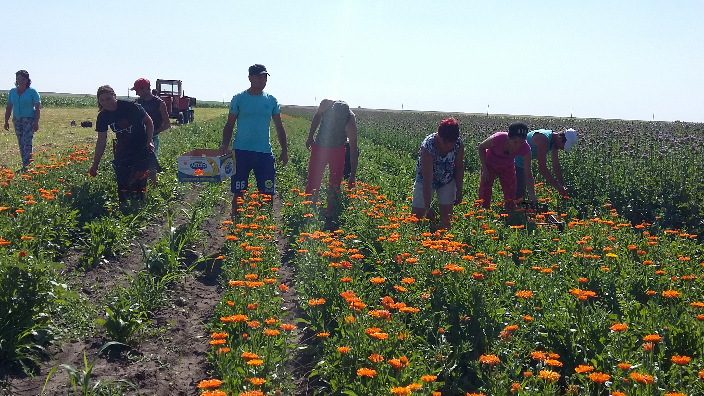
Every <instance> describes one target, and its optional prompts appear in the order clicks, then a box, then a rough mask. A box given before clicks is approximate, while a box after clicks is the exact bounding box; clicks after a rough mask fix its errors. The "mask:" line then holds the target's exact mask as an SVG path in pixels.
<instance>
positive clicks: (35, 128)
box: [32, 120, 39, 132]
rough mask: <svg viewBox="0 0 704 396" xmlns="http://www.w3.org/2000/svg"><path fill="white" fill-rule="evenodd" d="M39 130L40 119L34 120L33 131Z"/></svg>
mask: <svg viewBox="0 0 704 396" xmlns="http://www.w3.org/2000/svg"><path fill="white" fill-rule="evenodd" d="M38 130H39V120H37V121H34V123H33V124H32V132H36V131H38Z"/></svg>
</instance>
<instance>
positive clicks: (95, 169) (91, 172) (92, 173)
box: [88, 165, 98, 177]
mask: <svg viewBox="0 0 704 396" xmlns="http://www.w3.org/2000/svg"><path fill="white" fill-rule="evenodd" d="M88 174H89V175H90V177H95V175H97V174H98V166H97V165H93V166H91V167H90V170H89V171H88Z"/></svg>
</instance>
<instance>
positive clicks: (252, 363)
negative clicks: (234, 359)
mask: <svg viewBox="0 0 704 396" xmlns="http://www.w3.org/2000/svg"><path fill="white" fill-rule="evenodd" d="M247 364H248V365H250V366H261V365H262V364H264V361H263V360H261V359H252V360H248V361H247Z"/></svg>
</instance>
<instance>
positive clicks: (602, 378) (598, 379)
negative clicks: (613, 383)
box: [589, 373, 611, 384]
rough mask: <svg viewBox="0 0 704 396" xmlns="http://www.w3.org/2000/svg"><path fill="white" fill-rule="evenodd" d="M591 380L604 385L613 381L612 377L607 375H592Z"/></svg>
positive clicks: (590, 375)
mask: <svg viewBox="0 0 704 396" xmlns="http://www.w3.org/2000/svg"><path fill="white" fill-rule="evenodd" d="M589 379H590V380H592V381H593V382H596V383H597V384H603V383H604V382H606V381H608V380H610V379H611V376H610V375H608V374H605V373H591V374H589Z"/></svg>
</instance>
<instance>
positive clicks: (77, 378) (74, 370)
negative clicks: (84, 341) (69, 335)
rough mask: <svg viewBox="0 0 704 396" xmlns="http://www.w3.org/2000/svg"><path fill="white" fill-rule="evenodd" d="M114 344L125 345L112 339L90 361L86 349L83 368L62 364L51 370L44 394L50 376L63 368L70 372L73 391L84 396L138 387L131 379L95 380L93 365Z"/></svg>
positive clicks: (100, 395) (96, 395) (113, 393)
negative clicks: (93, 378) (93, 377)
mask: <svg viewBox="0 0 704 396" xmlns="http://www.w3.org/2000/svg"><path fill="white" fill-rule="evenodd" d="M113 345H125V344H122V343H120V342H115V341H111V342H108V343H106V344H104V345H103V346H101V347H100V349H98V353H96V354H95V357H94V358H93V360H92V361H91V362H90V363H88V358H87V357H86V351H85V350H83V369H80V368H78V367H73V366H71V365H70V364H60V365H58V366H56V367H54V368H52V369H51V370H50V371H49V374H48V375H47V377H46V380H45V381H44V388H42V394H43V393H44V390H46V385H47V384H48V383H49V378H51V376H52V375H53V374H54V373H55V372H56V370H58V369H59V368H63V369H65V370H66V372H67V373H68V379H69V381H70V382H71V386H72V387H73V391H74V392H75V393H77V394H79V395H83V396H102V395H119V394H124V393H123V391H124V390H125V388H132V389H137V387H136V386H135V385H134V384H133V383H131V382H130V381H127V380H124V379H120V380H111V381H101V380H98V381H93V380H92V378H91V377H92V375H93V367H94V366H95V362H96V361H97V360H98V357H99V356H100V354H101V353H102V352H103V351H104V350H105V349H107V348H109V347H111V346H113Z"/></svg>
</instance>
